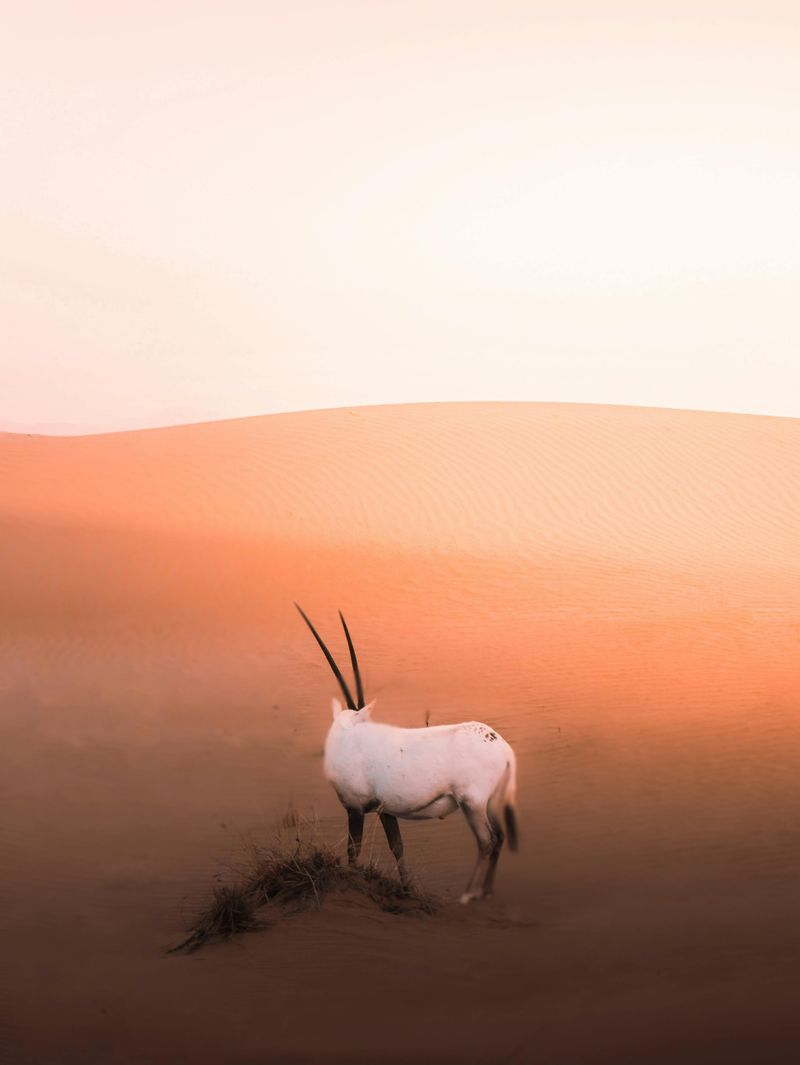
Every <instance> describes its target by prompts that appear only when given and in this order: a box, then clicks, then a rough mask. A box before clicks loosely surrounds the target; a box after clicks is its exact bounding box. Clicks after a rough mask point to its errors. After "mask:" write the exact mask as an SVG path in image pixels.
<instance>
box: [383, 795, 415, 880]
mask: <svg viewBox="0 0 800 1065" xmlns="http://www.w3.org/2000/svg"><path fill="white" fill-rule="evenodd" d="M380 818H381V824H382V825H383V831H384V832H385V833H386V839H387V841H388V843H389V850H391V852H392V854H393V855H394V857H395V861H396V862H397V871H398V873H399V874H400V883H401V884H402V885H403V887H404V888H407V887H408V870H407V869H406V862H405V858H404V857H403V838H402V836H401V835H400V825H399V824H398V823H397V818H396V817H393V816H392V815H391V814H386V813H383V812H382V813H381V814H380Z"/></svg>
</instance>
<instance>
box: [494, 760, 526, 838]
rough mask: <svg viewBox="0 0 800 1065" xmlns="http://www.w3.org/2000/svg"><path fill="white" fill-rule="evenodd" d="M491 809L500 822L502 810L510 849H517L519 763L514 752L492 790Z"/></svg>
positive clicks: (496, 819)
mask: <svg viewBox="0 0 800 1065" xmlns="http://www.w3.org/2000/svg"><path fill="white" fill-rule="evenodd" d="M489 810H490V811H491V815H492V817H493V818H494V819H495V821H497V823H498V824H499V823H500V812H501V810H502V815H503V821H504V822H505V826H506V838H507V839H508V847H509V850H512V851H516V849H517V846H518V843H519V837H518V835H517V763H516V760H515V759H514V756H513V754H512V756H511V760H510V761H508V762H506V768H505V770H504V772H503V775H502V776H501V777H500V780H499V781H498V782H497V787H496V788H495V789H494V791H493V792H492V796H491V798H490V799H489Z"/></svg>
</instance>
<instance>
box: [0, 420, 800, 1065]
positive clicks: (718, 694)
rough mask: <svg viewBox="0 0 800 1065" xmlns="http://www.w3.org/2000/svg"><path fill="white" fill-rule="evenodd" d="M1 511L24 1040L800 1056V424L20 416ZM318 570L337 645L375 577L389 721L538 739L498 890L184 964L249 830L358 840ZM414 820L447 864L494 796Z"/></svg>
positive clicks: (373, 616) (9, 797)
mask: <svg viewBox="0 0 800 1065" xmlns="http://www.w3.org/2000/svg"><path fill="white" fill-rule="evenodd" d="M0 544H2V552H0V577H1V578H2V588H3V601H2V605H1V606H0V636H2V640H0V666H2V669H1V670H0V730H1V731H2V737H3V744H2V759H3V777H2V778H3V780H4V782H5V788H4V790H5V796H4V798H5V803H4V805H5V811H6V815H7V816H6V819H5V833H4V834H5V837H6V844H7V849H8V852H9V854H10V855H11V859H12V861H11V872H10V875H9V877H8V879H7V882H6V885H5V887H4V889H3V890H4V893H6V894H7V896H8V898H7V900H6V904H5V906H4V911H5V913H6V914H13V924H12V926H11V928H10V929H9V930H8V931H7V932H6V935H5V939H6V943H7V948H10V951H11V957H12V960H13V967H12V970H13V986H12V984H11V982H10V981H9V982H8V986H7V987H6V997H7V998H8V999H9V1004H10V1005H11V1007H12V1012H11V1013H10V1014H9V1015H10V1016H11V1017H12V1018H14V1019H13V1023H12V1024H11V1026H10V1027H9V1028H8V1030H7V1043H8V1047H9V1051H8V1054H9V1057H8V1060H9V1061H13V1062H14V1063H20V1065H27V1063H33V1062H36V1063H44V1062H59V1063H61V1062H82V1063H84V1062H97V1063H98V1065H99V1063H101V1062H102V1063H103V1065H105V1063H111V1062H120V1063H122V1062H125V1063H127V1062H137V1063H138V1062H141V1061H145V1060H146V1061H152V1062H161V1061H164V1062H166V1061H176V1060H178V1061H183V1060H186V1061H190V1060H191V1061H192V1062H203V1061H209V1062H218V1061H225V1062H231V1063H240V1062H241V1063H251V1062H252V1063H255V1062H267V1061H294V1060H296V1061H306V1060H309V1061H311V1060H313V1061H337V1060H340V1061H353V1060H363V1061H381V1060H385V1061H404V1060H409V1059H410V1058H413V1059H414V1060H415V1061H425V1060H431V1061H448V1060H452V1061H459V1062H461V1061H475V1062H479V1061H480V1062H493V1061H508V1062H534V1061H536V1062H539V1061H547V1062H548V1063H549V1062H564V1063H567V1062H577V1061H580V1062H595V1061H596V1062H601V1061H602V1062H606V1061H607V1062H627V1061H631V1062H633V1061H637V1062H638V1061H645V1060H646V1061H648V1062H661V1061H663V1062H672V1061H676V1060H681V1061H698V1062H701V1061H702V1062H707V1061H714V1060H718V1061H725V1062H729V1061H740V1062H750V1061H752V1062H759V1063H761V1062H765V1061H769V1062H772V1061H774V1062H781V1061H788V1060H793V1059H794V1057H795V1056H796V1052H797V1051H798V1050H800V1031H798V1026H797V1022H796V1021H795V1013H796V1011H795V1008H794V998H795V997H796V989H795V985H796V972H797V965H798V962H800V934H798V932H797V920H796V906H797V903H796V893H797V878H798V874H800V784H798V775H797V764H798V756H800V712H799V707H798V692H800V665H798V663H799V662H800V655H799V654H798V651H799V650H800V611H799V610H798V603H800V562H798V558H800V555H798V547H797V545H798V544H800V422H798V421H794V420H790V419H774V418H759V417H750V416H742V415H721V414H709V413H698V412H684V411H667V410H645V409H635V408H610V407H602V408H601V407H588V406H562V405H545V404H522V403H520V404H453V405H450V404H433V405H423V406H407V407H405V406H404V407H376V408H355V409H351V410H335V411H315V412H308V413H302V414H292V415H277V416H271V417H266V418H252V419H246V420H241V421H234V422H224V423H213V424H206V425H197V426H186V427H180V428H174V429H163V430H153V431H144V432H136V433H121V434H115V435H108V436H94V437H83V438H45V437H23V436H17V435H9V434H5V435H0ZM294 599H298V600H299V601H300V602H302V603H303V605H304V606H305V607H306V608H307V609H308V610H309V612H310V613H311V614H312V616H313V617H314V618H315V619H316V620H317V621H318V622H319V624H320V626H321V627H322V629H323V630H324V631H325V632H326V633H328V634H330V635H331V637H332V642H334V643H335V644H336V647H337V648H340V647H341V646H342V642H341V640H340V639H339V636H338V633H337V631H336V609H337V608H338V607H340V606H341V607H342V608H343V609H344V610H345V612H346V614H347V616H348V619H349V620H350V622H351V625H352V628H353V630H354V634H355V636H356V639H357V642H358V646H359V650H360V653H361V656H362V658H363V661H364V663H365V673H366V677H367V683H368V688H369V690H370V691H371V693H373V694H377V695H378V699H379V703H378V707H379V711H378V712H379V714H380V715H381V716H382V717H383V718H384V719H385V720H391V721H395V722H398V723H406V724H421V723H422V722H423V721H424V720H425V718H426V716H429V717H430V719H431V721H433V722H434V723H443V722H445V721H454V720H459V719H461V718H464V717H479V718H482V719H485V720H489V721H491V722H492V723H493V724H494V725H496V727H498V728H499V729H500V730H501V731H502V732H503V734H504V735H505V736H506V738H507V739H508V740H509V741H510V742H511V743H513V745H514V746H515V748H516V750H517V751H518V755H519V761H520V780H521V783H520V807H521V823H522V833H523V845H522V851H521V853H520V855H518V856H516V857H515V858H512V857H510V856H507V855H504V857H503V859H502V860H501V866H500V872H499V880H498V888H499V890H498V894H497V896H496V898H495V899H494V900H492V901H491V902H489V903H487V904H485V905H484V906H483V907H479V908H476V909H475V910H473V911H471V912H467V913H464V912H462V911H461V910H459V909H458V908H457V907H456V906H455V904H453V906H451V907H448V909H447V910H446V912H445V914H444V916H442V917H439V918H436V919H435V920H433V921H417V922H414V921H410V920H408V919H405V918H394V917H391V916H386V915H376V914H374V913H366V912H361V911H358V910H353V909H352V908H347V907H343V906H338V907H337V906H335V905H334V906H332V907H329V908H328V909H327V910H324V911H322V912H321V913H319V914H311V915H306V916H304V917H302V918H296V919H292V920H291V921H288V922H286V924H285V925H282V926H280V927H278V928H275V929H272V930H271V931H270V932H268V933H264V934H263V935H260V936H252V937H250V938H249V940H248V941H247V942H246V943H245V942H244V941H243V944H242V945H234V944H231V945H228V946H227V947H226V946H223V947H215V948H209V949H208V950H207V952H206V953H205V954H204V955H202V956H200V955H198V956H197V957H196V958H176V957H170V958H165V957H164V956H163V955H162V954H161V950H162V948H163V947H164V946H166V945H168V944H169V943H170V941H174V938H175V937H176V936H177V935H179V933H180V931H181V927H182V925H181V915H180V912H179V903H180V900H181V899H182V898H184V897H187V898H188V900H189V901H188V903H187V905H188V906H189V907H191V905H192V904H194V902H196V901H197V900H198V899H199V898H200V897H201V896H202V893H203V891H204V889H205V887H206V886H207V885H208V883H209V882H210V877H211V876H212V875H213V873H214V872H215V871H216V870H217V869H218V868H219V866H220V864H221V863H224V862H226V861H230V860H231V857H232V855H234V854H235V853H236V847H237V839H238V838H239V836H240V835H241V834H243V833H244V834H246V833H249V832H255V833H258V834H259V835H260V836H262V837H268V836H269V834H270V832H271V826H272V825H273V823H274V822H275V820H276V818H278V817H279V816H280V814H281V812H282V811H283V810H284V808H285V806H286V804H287V803H288V802H292V803H294V804H295V806H296V807H297V808H299V809H301V810H311V809H312V808H313V809H316V811H317V813H318V816H319V818H320V822H321V825H322V830H323V831H325V832H327V833H328V834H329V836H330V837H331V838H332V839H336V838H338V837H339V836H341V834H342V831H343V825H342V819H341V814H340V811H339V808H338V806H337V803H336V801H335V798H334V797H333V796H332V794H331V793H330V792H329V789H328V787H327V786H326V785H325V783H324V781H323V780H322V776H321V767H320V761H319V752H320V750H321V745H322V741H323V738H324V733H325V730H326V728H327V722H328V713H329V711H328V702H329V698H330V695H331V693H332V684H331V678H330V676H329V674H328V672H327V667H326V666H325V664H324V662H323V661H322V660H321V656H320V655H319V654H318V652H317V650H316V648H315V647H314V646H313V643H312V642H311V641H310V638H309V635H308V632H307V631H306V630H305V629H304V627H303V626H302V623H300V621H299V619H298V617H297V615H296V614H295V612H294V610H293V608H292V605H291V604H292V600H294ZM223 826H224V827H223ZM406 835H407V850H408V853H409V855H410V857H411V861H412V864H413V865H414V866H415V867H416V869H417V870H418V872H419V874H420V875H421V876H422V877H423V878H424V879H425V881H426V883H427V884H428V885H429V886H430V887H432V888H434V889H436V890H439V891H441V892H443V893H445V894H446V895H448V896H453V897H455V896H456V895H457V893H458V891H459V890H460V888H461V886H462V882H463V881H464V879H465V878H466V874H467V871H468V868H469V865H470V862H471V860H472V854H471V847H472V844H471V841H470V839H469V837H468V834H467V831H466V829H465V827H464V826H463V824H461V823H459V822H458V821H457V820H456V819H455V818H452V819H451V820H449V821H447V822H445V823H443V824H439V823H436V824H433V825H422V824H421V825H414V826H411V827H410V828H409V829H408V831H407V833H406ZM368 846H370V847H372V848H373V849H374V851H375V853H376V854H378V855H381V856H383V853H384V849H385V848H384V845H383V843H382V841H381V840H380V839H378V837H377V836H376V837H375V838H374V840H372V839H371V838H370V840H369V841H368ZM354 986H355V987H357V988H358V995H357V1002H358V1005H357V1007H356V1008H355V1016H354V1012H353V1010H354V1007H353V1001H352V994H353V990H352V989H353V987H354ZM395 1003H399V1007H398V1008H399V1009H400V1010H401V1013H402V1018H403V1021H402V1025H400V1026H399V1028H398V1025H397V1021H396V1018H395V1015H394V1010H395V1005H393V1004H395ZM387 1030H388V1031H389V1032H391V1036H390V1037H389V1038H387V1034H386V1033H387ZM787 1055H788V1056H787Z"/></svg>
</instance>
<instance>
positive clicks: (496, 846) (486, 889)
mask: <svg viewBox="0 0 800 1065" xmlns="http://www.w3.org/2000/svg"><path fill="white" fill-rule="evenodd" d="M489 825H490V827H491V830H492V835H493V836H494V843H493V845H492V850H491V853H490V854H489V867H488V869H487V870H486V879H485V880H484V882H483V894H484V895H491V893H492V891H493V890H494V874H495V870H496V869H497V859H498V858H499V857H500V851H501V850H502V848H503V840H504V839H505V838H506V836H505V833H504V832H503V829H502V828H501V827H500V822H499V821H498V820H497V818H496V817H493V816H492V815H491V813H490V814H489Z"/></svg>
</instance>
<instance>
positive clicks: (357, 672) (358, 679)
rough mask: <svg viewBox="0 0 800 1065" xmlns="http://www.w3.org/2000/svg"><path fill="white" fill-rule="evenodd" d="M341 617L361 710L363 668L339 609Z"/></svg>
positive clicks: (362, 703) (362, 700) (362, 704)
mask: <svg viewBox="0 0 800 1065" xmlns="http://www.w3.org/2000/svg"><path fill="white" fill-rule="evenodd" d="M339 617H340V618H341V619H342V625H343V626H344V634H345V636H346V637H347V646H348V647H349V648H350V661H351V662H352V664H353V673H354V675H355V678H356V696H357V697H358V707H357V709H359V710H361V708H362V707H363V706H364V685H363V684H362V683H361V670H360V669H359V668H358V659H357V658H356V649H355V647H353V641H352V640H351V638H350V630H349V629H348V627H347V622H346V621H345V620H344V614H343V613H342V612H341V610H340V611H339Z"/></svg>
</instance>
